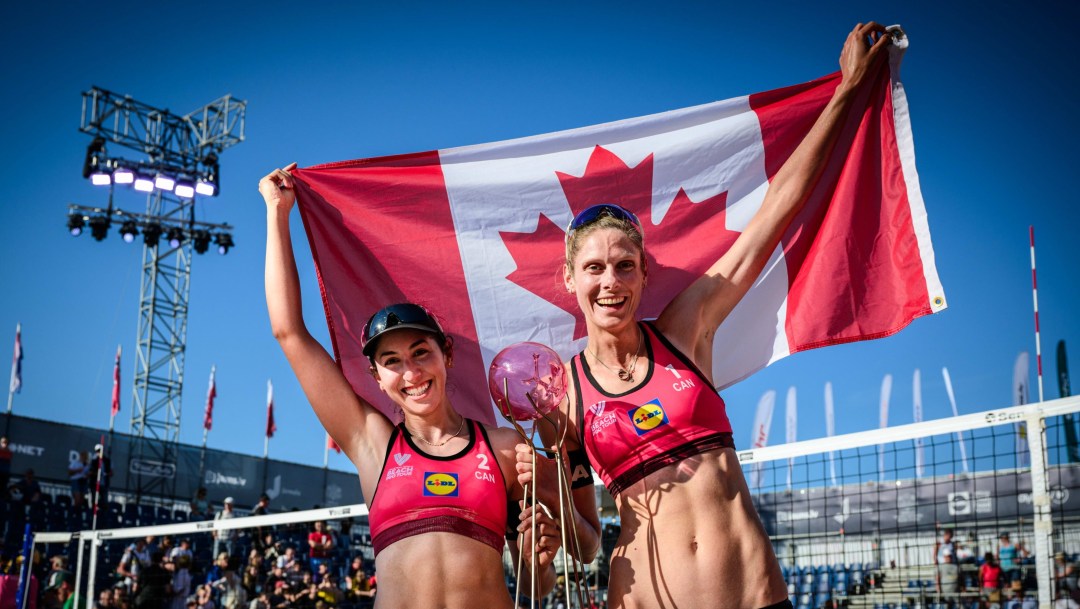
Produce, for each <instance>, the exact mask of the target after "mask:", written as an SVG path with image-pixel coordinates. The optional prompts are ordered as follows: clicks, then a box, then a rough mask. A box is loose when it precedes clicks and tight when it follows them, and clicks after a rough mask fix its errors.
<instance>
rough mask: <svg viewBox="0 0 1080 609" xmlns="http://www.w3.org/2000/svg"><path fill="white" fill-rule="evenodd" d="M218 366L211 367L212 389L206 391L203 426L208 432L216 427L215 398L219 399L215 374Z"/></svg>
mask: <svg viewBox="0 0 1080 609" xmlns="http://www.w3.org/2000/svg"><path fill="white" fill-rule="evenodd" d="M215 372H217V366H210V387H209V388H208V389H207V390H206V412H205V413H204V414H203V420H202V426H203V429H205V430H206V431H210V428H211V427H213V426H214V398H216V397H217V383H215V382H214V373H215Z"/></svg>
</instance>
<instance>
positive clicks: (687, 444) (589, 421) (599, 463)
mask: <svg viewBox="0 0 1080 609" xmlns="http://www.w3.org/2000/svg"><path fill="white" fill-rule="evenodd" d="M639 325H640V327H641V328H642V332H644V333H645V338H646V340H645V346H646V349H647V353H648V356H649V369H648V371H647V373H646V374H645V378H644V379H643V380H642V381H641V384H639V385H638V386H637V387H635V388H633V389H631V390H630V391H627V392H625V393H620V394H612V393H608V392H606V391H604V390H603V389H602V388H601V387H600V386H599V384H597V382H596V380H595V379H594V378H593V376H592V371H591V370H590V368H589V364H588V362H587V361H586V360H585V357H584V352H582V353H580V354H578V355H575V356H574V358H573V359H572V360H571V364H572V371H573V383H574V388H575V389H576V391H577V408H578V421H581V422H582V424H581V425H580V428H581V434H582V436H583V437H582V445H583V446H584V447H585V452H586V453H587V454H588V456H589V461H590V463H591V464H592V466H593V468H594V469H596V472H597V473H598V474H599V475H600V479H601V480H603V481H604V484H605V485H606V486H607V487H608V490H609V491H611V494H612V495H617V494H619V493H620V492H622V491H623V490H624V489H625V488H627V487H628V486H630V485H631V484H634V483H635V482H638V481H639V480H641V479H642V478H644V477H646V476H648V475H649V474H651V473H653V472H655V471H658V470H660V469H663V468H664V467H667V466H668V465H670V464H672V463H677V462H679V461H682V460H683V459H685V458H687V457H690V456H693V455H698V454H701V453H704V452H708V451H711V450H715V449H717V448H725V447H730V448H734V447H735V444H734V441H733V440H732V438H731V423H730V422H729V421H728V418H727V410H726V408H725V406H724V400H722V399H721V398H720V394H718V393H717V392H716V390H715V389H713V386H712V384H711V383H710V382H708V381H707V380H705V376H704V375H703V374H702V373H701V371H699V370H698V369H697V367H696V366H695V365H694V364H693V363H691V362H690V360H689V359H688V358H687V357H686V356H685V355H683V354H682V353H680V352H679V350H678V349H676V348H675V347H674V346H673V345H672V344H671V343H670V342H668V340H667V339H666V338H664V337H663V336H662V335H661V334H660V333H659V332H657V331H656V328H655V327H654V326H653V325H652V324H651V323H648V322H642V323H640V324H639Z"/></svg>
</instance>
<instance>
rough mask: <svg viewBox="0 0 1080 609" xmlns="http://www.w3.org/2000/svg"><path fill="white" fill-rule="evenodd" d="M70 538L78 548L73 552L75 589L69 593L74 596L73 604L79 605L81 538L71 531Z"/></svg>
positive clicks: (81, 565) (81, 561)
mask: <svg viewBox="0 0 1080 609" xmlns="http://www.w3.org/2000/svg"><path fill="white" fill-rule="evenodd" d="M71 539H72V540H73V541H74V542H75V543H76V544H77V545H78V550H77V551H76V552H75V589H74V590H72V591H71V594H72V595H73V596H74V597H75V600H74V601H73V606H75V607H80V606H81V605H80V604H79V598H80V596H79V588H80V582H82V570H83V569H82V568H83V538H82V536H81V535H79V534H78V533H73V534H72V535H71Z"/></svg>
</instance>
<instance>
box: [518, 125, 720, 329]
mask: <svg viewBox="0 0 1080 609" xmlns="http://www.w3.org/2000/svg"><path fill="white" fill-rule="evenodd" d="M556 174H557V175H558V177H559V182H560V183H561V184H562V189H563V193H564V194H565V195H566V200H567V201H568V202H569V203H570V211H571V213H572V214H574V215H576V214H578V213H579V212H581V211H582V210H583V209H586V208H587V207H589V206H591V205H596V204H599V203H616V204H618V205H621V206H622V207H625V208H626V209H628V210H630V211H632V212H634V214H635V215H637V217H638V219H639V220H641V224H642V228H643V229H644V231H645V249H646V252H647V257H648V264H649V287H648V288H647V289H646V290H645V293H644V295H643V298H642V303H641V309H640V310H639V315H640V316H642V317H645V318H651V317H656V316H657V315H659V314H660V312H661V311H662V310H663V308H664V307H665V306H667V304H668V302H670V301H671V299H672V298H673V297H674V296H675V295H676V294H678V293H679V292H681V291H682V290H683V289H685V288H686V287H687V286H689V285H690V284H691V283H693V281H694V280H695V279H697V278H698V277H701V276H702V275H703V274H704V273H705V271H706V270H707V269H708V268H709V267H710V266H712V264H713V263H714V262H716V260H717V258H719V256H720V253H722V252H725V251H727V249H728V248H729V247H731V244H732V243H734V241H735V238H736V237H738V236H739V233H738V232H737V231H730V230H728V229H727V228H726V226H725V221H726V217H727V207H726V204H727V192H722V193H720V194H718V195H715V196H712V197H709V198H707V199H705V200H703V201H699V202H695V201H693V200H691V199H690V197H689V196H687V194H686V192H685V191H684V190H683V189H682V188H681V187H680V188H679V190H678V192H677V193H676V195H675V197H674V200H673V201H672V203H671V206H670V208H669V209H668V210H667V212H666V213H665V214H664V216H663V218H662V219H661V220H660V222H659V223H658V222H656V221H655V220H654V218H653V212H652V200H653V156H652V155H651V154H650V155H649V156H647V157H646V158H645V159H644V160H642V161H641V162H640V163H638V165H637V166H636V167H629V166H627V165H626V163H624V162H623V160H622V159H620V158H619V157H618V156H616V155H615V154H614V153H612V152H611V151H609V150H606V149H604V148H603V147H601V146H597V147H596V148H594V149H593V153H592V155H591V156H590V157H589V162H588V164H587V165H586V167H585V173H584V174H583V175H582V176H580V177H577V176H573V175H570V174H566V173H562V172H556ZM499 235H500V237H501V238H502V240H503V243H504V244H505V245H506V249H507V250H508V251H509V252H510V255H511V256H512V257H513V258H514V262H516V263H517V268H516V269H515V270H514V271H513V272H512V273H510V274H509V275H507V279H509V280H511V281H513V282H514V283H516V284H518V285H519V286H521V287H523V288H525V289H526V290H529V291H530V292H532V293H533V294H536V295H537V296H539V297H541V298H543V299H545V300H547V301H548V302H550V303H552V304H554V305H555V306H557V307H559V308H561V309H563V310H564V311H566V312H567V313H570V314H571V315H573V316H574V319H575V320H576V323H575V328H574V339H575V340H576V339H578V338H581V337H583V336H585V335H586V333H587V332H586V327H585V319H584V317H583V315H582V312H581V309H580V308H579V307H578V305H577V301H575V300H574V296H573V294H567V292H566V289H565V287H564V286H563V280H562V276H563V273H562V268H563V267H562V263H561V262H562V260H563V259H564V257H565V255H566V246H565V239H566V230H565V228H564V227H561V226H557V225H556V224H555V223H554V222H552V221H551V219H550V218H548V217H547V216H544V215H541V216H540V218H539V220H538V222H537V227H536V230H535V231H533V232H531V233H518V232H503V231H500V233H499Z"/></svg>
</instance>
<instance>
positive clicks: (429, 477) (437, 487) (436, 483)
mask: <svg viewBox="0 0 1080 609" xmlns="http://www.w3.org/2000/svg"><path fill="white" fill-rule="evenodd" d="M424 496H425V497H457V496H458V477H457V474H444V473H442V472H425V473H424Z"/></svg>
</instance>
